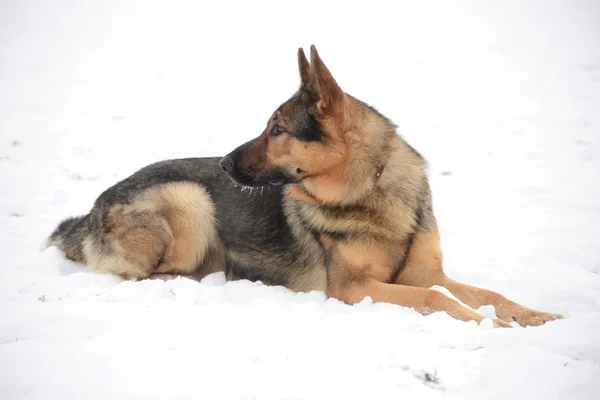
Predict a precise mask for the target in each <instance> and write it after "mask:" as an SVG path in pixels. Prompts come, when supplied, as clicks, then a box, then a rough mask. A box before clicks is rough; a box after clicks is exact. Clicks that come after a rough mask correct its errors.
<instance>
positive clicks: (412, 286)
mask: <svg viewBox="0 0 600 400" xmlns="http://www.w3.org/2000/svg"><path fill="white" fill-rule="evenodd" d="M310 56H311V61H310V62H309V61H308V60H307V59H306V57H305V55H304V52H303V51H302V49H299V50H298V64H299V69H300V78H301V85H300V89H299V90H298V91H297V92H296V93H295V94H294V95H293V96H292V97H291V98H290V99H289V100H288V101H286V102H285V103H283V104H282V105H281V106H280V107H279V108H278V109H277V110H275V112H274V113H273V115H271V117H270V118H269V121H268V123H267V127H266V129H265V130H264V131H263V133H262V134H261V135H260V136H258V137H257V138H255V139H253V140H251V141H249V142H247V143H245V144H243V145H241V146H240V147H238V148H237V149H235V150H234V151H232V152H231V153H230V154H228V155H227V156H225V157H223V158H222V159H220V160H219V159H218V158H189V159H179V160H169V161H163V162H158V163H156V164H152V165H149V166H147V167H145V168H143V169H141V170H139V171H138V172H136V173H135V174H133V175H132V176H130V177H128V178H126V179H124V180H123V181H121V182H119V183H117V184H116V185H114V186H113V187H111V188H109V189H108V190H106V191H105V192H104V193H102V194H101V195H100V197H98V199H97V200H96V202H95V203H94V206H93V208H92V210H91V211H90V212H89V214H87V215H85V216H80V217H75V218H70V219H67V220H65V221H63V222H62V223H61V224H60V225H59V226H58V227H57V228H56V230H55V231H54V233H53V234H52V235H51V236H50V238H49V241H48V243H49V245H56V246H58V247H59V248H60V249H62V250H63V251H64V252H65V253H66V256H67V257H68V258H69V259H71V260H75V261H78V262H82V263H85V264H86V266H87V270H88V271H92V272H105V273H114V274H117V275H120V276H122V277H125V278H134V279H140V278H146V277H148V276H149V275H150V274H153V273H168V274H199V275H206V274H208V273H210V272H214V271H225V272H226V274H227V277H228V279H242V278H245V279H250V280H261V281H263V282H264V283H266V284H271V285H283V286H286V287H288V288H289V289H292V290H294V291H310V290H322V291H324V292H325V293H326V294H327V295H328V296H330V297H334V298H336V299H339V300H341V301H343V302H346V303H349V304H354V303H357V302H360V301H361V300H362V299H364V298H365V297H366V296H370V297H371V298H372V300H373V301H375V302H388V303H393V304H398V305H401V306H405V307H411V308H413V309H415V310H417V311H418V312H421V313H423V314H427V313H432V312H436V311H444V312H446V313H448V314H449V315H451V316H452V317H454V318H457V319H459V320H462V321H477V322H480V321H481V320H482V319H483V317H482V316H481V315H479V314H478V313H476V312H475V311H473V310H471V309H469V308H467V307H464V306H463V305H461V304H460V303H459V302H457V301H455V300H453V299H451V298H449V297H447V296H445V295H444V294H442V293H440V292H438V291H435V290H431V289H428V288H429V287H431V286H433V285H439V286H442V287H444V288H447V289H448V290H449V291H450V292H451V293H452V294H453V295H454V296H456V297H457V298H458V299H460V300H461V301H462V302H463V303H465V304H467V305H468V306H470V307H472V308H474V309H477V308H479V307H481V306H483V305H493V306H494V307H495V309H496V314H497V316H498V318H499V319H496V320H494V324H495V325H496V326H502V327H510V325H509V322H512V321H516V322H518V323H519V324H520V325H522V326H529V325H533V326H535V325H542V324H543V323H545V322H547V321H551V320H554V319H557V318H562V317H561V316H560V315H556V314H549V313H545V312H541V311H536V310H532V309H530V308H526V307H524V306H521V305H519V304H517V303H515V302H513V301H511V300H508V299H507V298H505V297H504V296H502V295H500V294H498V293H494V292H492V291H489V290H485V289H479V288H476V287H473V286H468V285H465V284H463V283H459V282H457V281H455V280H452V279H450V278H449V277H447V276H446V275H445V274H444V271H443V269H442V254H441V251H440V238H439V233H438V227H437V223H436V218H435V216H434V214H433V211H432V203H431V191H430V189H429V184H428V180H427V173H426V163H425V161H424V159H423V157H422V156H421V155H420V154H419V153H418V152H417V151H416V150H415V149H413V148H412V147H411V146H410V145H408V144H407V143H406V142H405V141H404V140H403V139H402V137H400V136H399V135H398V134H397V133H396V126H395V125H394V124H393V123H392V122H390V120H388V119H387V118H385V117H384V116H382V115H381V114H379V113H378V112H377V111H376V110H375V109H374V108H372V107H370V106H368V105H367V104H365V103H363V102H361V101H359V100H357V99H356V98H354V97H352V96H350V95H349V94H347V93H344V92H343V91H342V89H340V87H339V86H338V84H337V83H336V81H335V79H334V78H333V76H332V75H331V73H330V71H329V70H328V69H327V67H326V66H325V64H324V63H323V61H322V60H321V58H320V57H319V54H318V53H317V50H316V49H315V47H314V46H312V47H311V53H310ZM244 186H246V187H249V188H250V190H257V191H258V192H260V195H258V194H257V193H258V192H257V193H255V195H251V196H249V193H248V192H246V191H243V190H241V189H240V187H241V188H242V189H243V188H244Z"/></svg>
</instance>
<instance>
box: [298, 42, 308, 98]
mask: <svg viewBox="0 0 600 400" xmlns="http://www.w3.org/2000/svg"><path fill="white" fill-rule="evenodd" d="M298 69H299V70H300V88H303V87H305V86H306V85H307V84H308V82H310V64H309V63H308V60H307V59H306V56H305V55H304V50H302V47H300V48H299V49H298Z"/></svg>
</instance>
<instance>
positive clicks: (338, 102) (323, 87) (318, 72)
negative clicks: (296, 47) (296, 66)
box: [310, 45, 346, 114]
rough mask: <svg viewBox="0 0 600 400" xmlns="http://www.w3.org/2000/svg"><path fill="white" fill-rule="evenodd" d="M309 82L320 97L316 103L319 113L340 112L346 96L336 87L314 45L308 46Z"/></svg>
mask: <svg viewBox="0 0 600 400" xmlns="http://www.w3.org/2000/svg"><path fill="white" fill-rule="evenodd" d="M310 64H311V65H310V66H311V82H312V83H313V85H314V87H315V89H316V91H317V94H318V95H319V97H320V100H319V102H318V103H317V106H318V109H319V111H320V112H321V113H323V114H326V113H329V112H332V111H340V109H341V108H343V106H344V103H345V101H346V94H345V93H344V91H343V90H342V89H340V87H339V86H338V84H337V82H336V81H335V79H333V76H332V75H331V72H329V69H327V67H326V66H325V64H324V63H323V60H321V57H319V53H317V48H316V47H315V45H312V46H310Z"/></svg>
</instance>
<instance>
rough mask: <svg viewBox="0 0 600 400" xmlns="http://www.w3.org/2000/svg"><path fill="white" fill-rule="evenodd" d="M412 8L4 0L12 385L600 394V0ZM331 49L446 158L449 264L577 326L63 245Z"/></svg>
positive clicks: (343, 394)
mask: <svg viewBox="0 0 600 400" xmlns="http://www.w3.org/2000/svg"><path fill="white" fill-rule="evenodd" d="M292 4H293V6H292ZM389 4H392V3H391V2H389V3H383V2H379V1H369V2H358V3H354V2H345V3H344V5H343V6H341V5H340V3H338V2H333V3H323V2H315V1H312V0H310V1H303V2H301V3H297V2H293V3H282V2H271V3H262V2H241V3H232V2H226V1H222V2H210V3H209V2H193V1H189V2H184V1H176V2H160V1H139V2H132V1H103V2H101V1H64V0H55V1H52V2H49V1H43V0H39V1H29V0H21V1H19V2H16V1H15V2H8V1H4V2H0V229H1V230H0V253H1V254H2V259H1V260H2V261H0V399H61V400H66V399H82V398H86V399H96V398H97V399H106V398H111V399H120V398H122V399H134V398H135V399H166V398H169V399H187V398H190V399H191V398H194V399H198V398H206V399H325V398H327V399H332V398H333V399H337V398H344V399H352V398H356V399H398V398H408V399H412V398H419V399H430V398H431V399H433V398H442V397H445V396H453V397H455V398H468V399H504V398H514V399H522V398H528V399H537V398H540V399H555V398H556V399H566V398H569V399H591V398H598V396H599V393H600V364H599V363H600V335H599V334H598V332H600V275H599V273H600V261H599V260H600V257H599V256H600V235H599V229H598V226H600V202H599V201H598V200H599V199H600V183H599V182H600V179H598V175H599V172H600V156H599V154H600V112H599V110H600V7H599V5H598V3H597V2H596V3H595V2H592V1H571V2H555V1H539V2H538V1H530V2H517V1H499V2H475V1H473V2H465V1H460V2H452V3H449V2H448V3H442V4H440V3H439V2H436V3H433V2H429V1H420V2H403V1H399V2H395V3H394V4H395V5H394V7H393V8H390V5H389ZM311 43H315V44H316V45H317V47H318V48H319V51H320V54H321V55H322V57H323V59H324V60H325V62H326V63H327V64H328V66H329V67H330V69H331V70H332V72H333V74H334V76H336V78H337V79H338V82H339V83H340V85H341V86H342V88H344V89H345V90H346V91H347V92H349V93H351V94H353V95H355V96H356V97H358V98H360V99H362V100H365V101H367V102H370V103H371V104H373V105H374V106H376V107H377V108H378V109H379V110H380V111H381V112H383V113H384V114H385V115H387V116H389V117H390V118H391V119H392V120H394V121H395V122H396V123H397V124H398V125H399V126H400V131H401V133H402V134H403V135H404V136H405V137H406V138H407V139H408V141H409V142H410V143H411V144H412V145H414V146H415V147H416V148H417V149H418V150H420V151H421V152H422V153H423V154H424V155H425V156H426V157H427V158H428V159H429V161H430V164H431V182H432V187H433V192H434V202H435V209H436V214H437V215H438V219H439V222H440V229H441V233H442V240H443V242H442V246H443V251H444V260H445V268H446V270H447V271H448V273H449V274H450V275H451V276H453V277H455V278H457V279H459V280H463V281H465V282H468V283H471V284H474V285H477V286H481V287H486V288H490V289H494V290H497V291H499V292H501V293H503V294H505V295H506V296H508V297H509V298H512V299H513V300H515V301H518V302H520V303H522V304H525V305H528V306H530V307H534V308H539V309H542V310H546V311H550V312H557V313H562V314H564V315H565V316H566V317H567V319H565V320H562V321H557V322H552V323H549V324H547V325H545V326H543V327H539V328H527V329H523V328H516V329H512V330H506V329H505V330H494V329H491V328H490V327H489V326H485V324H484V325H483V326H479V327H477V326H475V325H474V324H472V323H463V322H459V321H455V320H453V319H451V318H450V317H448V316H447V315H445V314H440V313H437V314H433V315H430V316H427V317H424V316H421V315H420V314H418V313H416V312H414V311H413V310H410V309H406V308H401V307H397V306H392V305H387V304H369V302H368V301H365V302H363V303H362V304H360V305H357V306H354V307H350V306H346V305H343V304H340V303H339V302H337V301H335V300H326V299H325V297H324V295H323V293H308V294H294V293H291V292H289V291H288V290H285V289H284V288H280V287H267V286H264V285H261V284H259V283H250V282H245V281H241V282H230V283H224V279H223V277H222V276H221V275H212V276H209V277H207V278H206V279H205V280H204V281H203V282H200V283H198V282H195V281H192V280H190V279H186V278H176V279H153V280H146V281H142V282H124V281H121V280H120V279H118V278H116V277H113V276H97V275H89V274H85V273H82V272H81V267H80V266H79V265H77V264H74V263H72V262H69V261H67V260H65V259H64V257H63V256H62V254H61V253H60V252H59V251H58V250H56V249H55V248H50V249H47V250H43V246H42V245H43V242H44V240H45V238H46V236H47V235H48V234H49V232H50V231H51V230H52V229H53V228H54V226H55V225H56V223H57V222H58V221H59V220H60V219H61V218H64V217H66V216H69V215H74V214H79V213H85V212H87V210H88V209H89V207H90V206H91V204H92V202H93V201H94V199H95V198H96V196H97V195H98V194H99V193H100V192H101V191H103V190H104V189H105V188H107V187H108V186H110V185H112V184H113V183H115V182H116V181H117V180H119V179H121V178H124V177H126V176H127V175H129V174H130V173H132V172H133V171H135V170H136V169H138V168H140V167H142V166H144V165H146V164H148V163H150V162H153V161H156V160H161V159H166V158H175V157H185V156H208V155H221V154H224V153H226V152H228V151H229V150H231V149H232V148H234V147H235V146H237V145H238V144H240V143H242V142H243V141H245V140H247V139H249V138H251V137H253V136H256V135H257V134H258V133H259V132H261V131H262V129H263V126H264V123H265V121H266V119H267V117H268V116H269V114H270V113H271V112H272V111H273V110H274V109H275V107H276V106H277V105H278V104H279V103H280V102H281V101H283V100H285V99H286V98H287V97H288V96H289V95H290V94H291V93H292V92H293V91H294V90H295V88H296V87H297V85H298V74H297V69H296V68H297V67H296V49H297V47H299V46H301V45H302V46H304V47H305V49H307V48H308V46H309V45H310V44H311ZM257 201H258V198H257ZM483 312H484V313H486V315H488V316H489V315H493V311H492V310H483Z"/></svg>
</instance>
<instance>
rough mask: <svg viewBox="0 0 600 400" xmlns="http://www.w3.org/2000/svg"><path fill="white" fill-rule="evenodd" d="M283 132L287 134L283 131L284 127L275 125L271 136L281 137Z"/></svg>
mask: <svg viewBox="0 0 600 400" xmlns="http://www.w3.org/2000/svg"><path fill="white" fill-rule="evenodd" d="M283 132H285V129H283V128H282V127H280V126H279V125H277V124H275V125H273V129H272V130H271V135H272V136H279V135H281V134H282V133H283Z"/></svg>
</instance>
